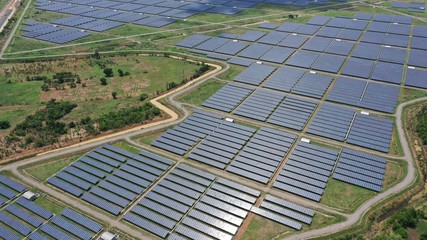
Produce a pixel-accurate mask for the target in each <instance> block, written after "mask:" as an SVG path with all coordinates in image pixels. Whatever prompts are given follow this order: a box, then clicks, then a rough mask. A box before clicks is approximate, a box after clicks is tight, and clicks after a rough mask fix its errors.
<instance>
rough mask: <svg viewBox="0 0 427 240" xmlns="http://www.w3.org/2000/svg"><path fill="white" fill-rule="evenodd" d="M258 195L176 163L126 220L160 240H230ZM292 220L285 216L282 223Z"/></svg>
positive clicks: (293, 206) (295, 207)
mask: <svg viewBox="0 0 427 240" xmlns="http://www.w3.org/2000/svg"><path fill="white" fill-rule="evenodd" d="M260 194H261V193H260V192H259V191H257V190H254V189H252V188H249V187H246V186H243V185H240V184H238V183H235V182H232V181H229V180H226V179H223V178H218V177H217V176H214V175H212V174H209V173H207V172H204V171H202V170H198V169H195V168H192V167H190V166H187V165H184V164H180V165H178V166H177V167H176V168H175V169H174V170H172V171H171V172H170V173H169V174H168V175H166V177H165V178H164V179H162V180H161V181H160V182H159V184H158V185H156V186H155V187H154V188H153V189H152V190H151V191H150V192H148V193H147V194H146V195H145V196H144V198H142V199H141V200H140V202H138V204H137V205H135V206H134V207H133V208H132V209H131V210H130V211H129V212H128V213H127V214H126V215H125V217H124V219H125V220H126V221H128V222H130V223H132V224H134V225H135V226H137V227H139V228H142V229H144V230H146V231H148V232H150V233H152V234H154V235H156V236H158V237H161V238H168V239H186V238H191V239H211V238H216V239H232V237H233V236H234V235H235V234H236V232H237V230H238V228H239V227H240V226H241V225H242V223H243V221H244V220H245V218H246V216H247V214H248V212H249V211H250V209H251V208H252V207H253V205H254V204H255V202H256V200H257V199H258V198H259V196H260ZM268 198H269V199H270V198H271V199H272V200H271V201H275V202H277V203H275V204H277V205H281V206H282V207H283V208H287V211H288V212H289V213H290V212H292V211H295V212H300V211H301V209H305V210H306V211H307V212H308V213H309V214H308V215H310V214H312V215H311V216H313V215H314V212H313V211H312V210H310V209H306V208H304V207H302V206H299V205H297V204H294V203H290V202H287V201H284V200H282V199H279V198H275V197H272V196H271V197H268ZM293 217H294V215H286V214H284V216H283V218H284V219H288V218H293ZM288 220H289V221H293V220H290V219H288ZM304 223H305V224H310V223H311V221H305V222H304ZM282 224H285V223H282ZM300 225H301V224H300Z"/></svg>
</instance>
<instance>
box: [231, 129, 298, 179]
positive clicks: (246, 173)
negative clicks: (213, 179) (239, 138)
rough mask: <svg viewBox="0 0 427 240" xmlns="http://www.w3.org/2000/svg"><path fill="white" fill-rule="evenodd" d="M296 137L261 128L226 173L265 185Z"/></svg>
mask: <svg viewBox="0 0 427 240" xmlns="http://www.w3.org/2000/svg"><path fill="white" fill-rule="evenodd" d="M296 138H297V136H296V135H294V134H291V133H287V132H284V131H279V130H276V129H271V128H267V127H261V128H260V130H258V131H257V132H256V134H255V135H254V136H253V137H252V138H251V139H250V140H249V142H248V143H247V144H246V145H245V147H244V148H243V149H242V150H241V151H240V152H239V154H238V155H237V156H236V157H235V159H234V161H232V162H231V164H230V165H229V166H228V167H227V171H229V172H232V173H235V174H237V175H240V176H243V177H246V178H249V179H252V180H255V181H257V182H261V183H264V184H266V183H267V182H268V181H270V179H271V178H272V176H273V174H274V173H275V172H276V170H277V168H278V167H279V166H280V164H281V162H282V160H283V159H284V157H285V156H286V154H287V153H288V151H289V149H290V148H291V147H292V145H293V144H294V142H295V140H296Z"/></svg>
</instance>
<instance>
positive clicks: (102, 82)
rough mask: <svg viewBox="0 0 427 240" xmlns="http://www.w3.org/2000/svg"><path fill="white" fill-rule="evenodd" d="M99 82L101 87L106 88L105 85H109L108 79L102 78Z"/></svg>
mask: <svg viewBox="0 0 427 240" xmlns="http://www.w3.org/2000/svg"><path fill="white" fill-rule="evenodd" d="M99 81H100V82H101V85H102V86H105V85H107V84H108V83H107V79H106V78H101V79H99Z"/></svg>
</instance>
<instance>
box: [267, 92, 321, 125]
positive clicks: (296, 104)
mask: <svg viewBox="0 0 427 240" xmlns="http://www.w3.org/2000/svg"><path fill="white" fill-rule="evenodd" d="M316 107H317V103H316V102H313V101H309V100H303V99H301V98H296V97H286V98H285V100H284V101H283V102H282V103H281V104H280V105H279V106H278V108H277V109H276V110H275V111H274V112H273V114H271V116H270V118H269V119H268V120H267V122H268V123H272V124H275V125H279V126H282V127H287V128H291V129H295V130H302V128H303V127H304V126H305V124H306V123H307V121H308V119H309V118H310V116H311V114H312V113H313V111H314V109H315V108H316Z"/></svg>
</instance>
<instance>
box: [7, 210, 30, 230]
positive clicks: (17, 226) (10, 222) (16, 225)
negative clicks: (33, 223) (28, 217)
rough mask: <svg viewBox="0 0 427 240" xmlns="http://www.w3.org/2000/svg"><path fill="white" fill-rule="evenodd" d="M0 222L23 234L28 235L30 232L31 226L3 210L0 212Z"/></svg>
mask: <svg viewBox="0 0 427 240" xmlns="http://www.w3.org/2000/svg"><path fill="white" fill-rule="evenodd" d="M0 222H1V223H3V224H4V225H6V226H8V227H9V228H11V229H13V230H15V231H16V232H18V233H20V234H22V235H23V236H28V235H29V234H30V233H31V228H29V227H28V226H27V225H25V224H23V223H22V222H20V221H18V220H16V219H15V218H12V217H10V216H9V215H7V214H5V213H3V212H0Z"/></svg>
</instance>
